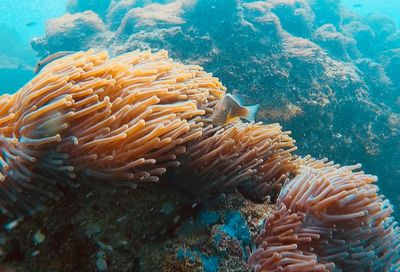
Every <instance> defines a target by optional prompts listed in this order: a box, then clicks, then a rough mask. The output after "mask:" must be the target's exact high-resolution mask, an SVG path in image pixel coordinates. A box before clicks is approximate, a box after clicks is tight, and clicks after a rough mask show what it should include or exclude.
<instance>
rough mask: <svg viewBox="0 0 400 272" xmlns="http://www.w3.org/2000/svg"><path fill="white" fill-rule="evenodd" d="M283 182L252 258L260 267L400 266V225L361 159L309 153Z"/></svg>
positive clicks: (338, 268)
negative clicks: (350, 162)
mask: <svg viewBox="0 0 400 272" xmlns="http://www.w3.org/2000/svg"><path fill="white" fill-rule="evenodd" d="M303 162H304V165H302V166H301V167H300V169H299V170H298V172H299V173H298V175H297V176H296V177H295V178H294V179H293V180H291V181H287V183H285V185H284V186H283V188H282V190H281V192H280V195H279V197H278V200H277V204H276V205H277V208H276V211H275V212H274V213H273V215H272V216H271V217H270V218H268V219H267V220H266V221H265V224H264V226H263V228H262V231H261V233H260V235H259V237H258V239H257V243H258V244H259V248H258V249H257V250H256V251H255V252H253V254H252V256H251V257H250V259H249V263H250V264H251V265H252V266H253V267H254V268H255V271H389V270H390V269H391V268H395V269H396V267H397V268H398V266H399V262H400V259H399V252H400V235H399V234H400V229H399V228H398V227H397V223H396V222H395V221H394V219H393V218H392V217H390V214H391V213H392V208H391V205H390V204H389V201H388V200H384V199H383V196H381V195H378V193H377V191H378V187H377V186H376V185H374V184H373V182H375V181H376V177H375V176H371V175H367V174H364V173H363V172H362V171H355V170H357V169H358V168H360V165H354V166H343V167H340V166H339V165H333V163H332V162H326V161H325V160H322V161H318V160H315V159H312V158H310V157H306V158H305V159H304V161H303Z"/></svg>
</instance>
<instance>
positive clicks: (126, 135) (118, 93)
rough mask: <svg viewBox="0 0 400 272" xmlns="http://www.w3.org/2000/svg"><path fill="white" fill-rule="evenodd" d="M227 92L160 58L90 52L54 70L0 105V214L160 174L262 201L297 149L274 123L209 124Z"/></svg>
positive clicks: (192, 68)
mask: <svg viewBox="0 0 400 272" xmlns="http://www.w3.org/2000/svg"><path fill="white" fill-rule="evenodd" d="M224 90H225V87H223V86H222V85H221V83H220V82H219V81H218V79H216V78H215V77H212V76H211V75H210V74H208V73H206V72H204V71H202V69H201V67H199V66H196V65H183V64H180V63H177V62H174V61H172V60H171V59H169V58H168V56H167V53H166V52H165V51H160V52H158V53H155V54H152V53H150V52H149V51H146V52H140V51H135V52H132V53H128V54H124V55H121V56H118V57H116V58H113V59H109V58H108V55H107V54H106V53H104V52H102V53H93V52H92V51H88V52H80V53H76V54H72V55H70V56H67V57H64V58H62V59H60V60H57V61H54V62H52V63H51V64H49V65H48V66H46V67H44V69H43V71H42V72H41V73H40V74H39V75H38V76H37V77H36V78H34V79H33V80H32V81H31V82H29V83H28V84H26V85H25V86H24V87H23V88H22V89H21V90H20V91H19V92H17V93H15V94H14V95H12V96H9V95H4V96H2V97H0V105H1V106H2V107H1V111H0V130H1V132H2V134H1V138H0V140H1V141H0V144H1V147H2V149H3V152H2V153H1V154H0V163H1V168H0V179H1V180H2V181H3V183H2V184H1V186H0V188H1V191H0V192H1V197H0V204H1V206H0V207H1V210H2V212H3V213H4V214H10V215H12V216H15V215H17V216H23V215H24V213H26V212H27V213H28V214H32V213H34V212H35V210H36V209H40V208H41V206H42V203H43V202H44V199H46V198H48V199H58V198H59V197H60V196H61V195H62V191H60V187H65V186H78V185H79V184H80V183H81V182H86V183H90V184H93V185H95V186H101V185H102V183H105V185H107V184H111V185H113V186H128V187H131V188H136V186H137V184H136V182H155V181H158V180H159V178H160V176H161V175H163V174H164V173H165V172H167V171H169V172H177V173H176V175H177V180H176V182H177V183H180V184H181V185H182V186H183V187H187V188H190V190H191V191H196V192H197V193H201V194H204V193H205V192H211V191H220V190H221V189H225V188H235V187H237V186H240V187H243V188H244V189H245V190H246V191H249V190H251V191H253V193H251V194H252V195H254V197H256V196H257V197H259V198H261V199H263V198H265V197H266V196H268V195H270V191H271V190H272V189H277V188H279V186H280V184H281V183H283V181H284V180H285V179H286V178H287V177H288V175H289V174H290V173H291V172H292V171H293V170H295V169H296V167H297V164H296V162H295V157H293V156H292V155H291V152H293V151H295V150H296V148H295V147H294V141H293V140H292V139H291V138H290V137H289V136H288V134H289V133H288V132H282V130H281V129H280V127H279V126H278V125H261V124H242V123H241V122H240V121H239V122H237V123H235V124H233V125H226V126H225V127H218V126H215V125H213V122H212V118H210V115H211V113H212V111H213V107H214V106H215V105H216V103H218V101H219V99H220V98H222V97H223V95H224ZM203 126H204V127H203ZM186 162H187V163H186ZM181 164H183V166H181ZM178 166H180V167H179V169H176V168H177V167H178ZM227 166H229V167H227ZM193 168H196V169H197V172H196V178H195V179H194V180H192V181H191V182H188V176H190V175H192V174H193V173H192V171H193V170H192V169H193ZM185 172H186V174H185ZM102 181H103V182H102Z"/></svg>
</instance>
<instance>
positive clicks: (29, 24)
mask: <svg viewBox="0 0 400 272" xmlns="http://www.w3.org/2000/svg"><path fill="white" fill-rule="evenodd" d="M34 25H36V22H27V23H26V24H25V26H34Z"/></svg>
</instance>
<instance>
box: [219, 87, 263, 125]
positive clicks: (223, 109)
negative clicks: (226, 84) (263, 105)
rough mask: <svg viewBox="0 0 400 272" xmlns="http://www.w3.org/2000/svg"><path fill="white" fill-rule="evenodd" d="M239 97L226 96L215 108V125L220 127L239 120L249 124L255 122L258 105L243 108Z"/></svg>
mask: <svg viewBox="0 0 400 272" xmlns="http://www.w3.org/2000/svg"><path fill="white" fill-rule="evenodd" d="M242 104H243V103H242V101H241V99H240V97H238V96H236V95H232V94H227V95H226V96H225V97H224V98H223V99H222V100H221V101H220V102H219V103H218V105H217V106H216V108H215V111H214V114H213V117H212V118H213V121H214V123H215V124H216V125H219V126H222V125H225V124H227V123H229V122H232V121H234V120H237V119H239V118H244V119H246V120H247V121H249V122H252V121H254V120H255V117H256V113H257V111H258V108H259V107H260V105H258V104H257V105H253V106H243V105H242Z"/></svg>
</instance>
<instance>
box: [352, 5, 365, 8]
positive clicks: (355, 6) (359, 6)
mask: <svg viewBox="0 0 400 272" xmlns="http://www.w3.org/2000/svg"><path fill="white" fill-rule="evenodd" d="M362 6H363V5H362V4H354V5H353V8H361V7H362Z"/></svg>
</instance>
